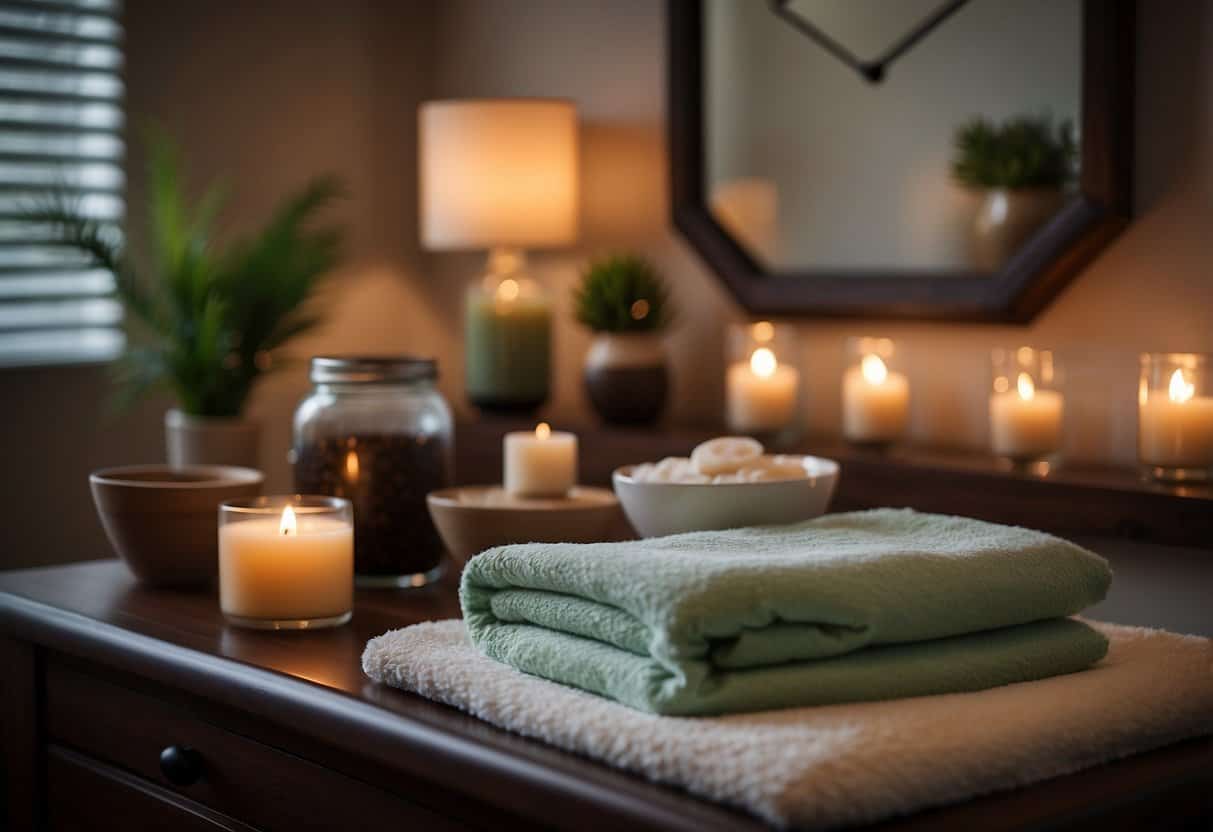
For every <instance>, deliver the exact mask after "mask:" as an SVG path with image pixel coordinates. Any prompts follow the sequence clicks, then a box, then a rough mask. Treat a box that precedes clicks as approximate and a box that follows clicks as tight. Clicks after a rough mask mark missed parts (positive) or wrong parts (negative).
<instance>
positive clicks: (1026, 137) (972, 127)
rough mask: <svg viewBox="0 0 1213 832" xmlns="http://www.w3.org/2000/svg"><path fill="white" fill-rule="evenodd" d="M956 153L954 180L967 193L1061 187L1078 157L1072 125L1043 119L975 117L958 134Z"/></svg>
mask: <svg viewBox="0 0 1213 832" xmlns="http://www.w3.org/2000/svg"><path fill="white" fill-rule="evenodd" d="M955 151H956V152H955V156H954V158H953V160H952V175H953V177H954V178H955V179H956V181H957V182H959V183H960V184H962V185H966V186H968V187H971V188H1060V187H1062V186H1063V185H1065V184H1066V183H1067V182H1069V181H1070V180H1071V179H1072V178H1073V176H1074V166H1075V161H1076V158H1077V148H1076V145H1075V142H1074V131H1073V128H1072V125H1071V124H1070V122H1069V121H1063V122H1061V123H1060V124H1057V125H1054V123H1053V120H1052V119H1051V118H1049V117H1047V116H1046V117H1036V118H1034V117H1028V116H1021V117H1018V118H1012V119H1009V120H1007V121H1004V122H1002V123H1000V124H996V123H994V122H992V121H990V120H988V119H985V118H982V117H978V118H974V119H972V120H971V121H968V122H966V123H964V124H962V125H961V126H960V127H959V128H958V129H957V130H956V138H955Z"/></svg>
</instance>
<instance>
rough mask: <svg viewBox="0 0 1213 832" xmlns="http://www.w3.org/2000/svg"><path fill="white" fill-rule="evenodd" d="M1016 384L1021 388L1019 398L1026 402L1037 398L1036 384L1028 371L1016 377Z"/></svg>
mask: <svg viewBox="0 0 1213 832" xmlns="http://www.w3.org/2000/svg"><path fill="white" fill-rule="evenodd" d="M1015 386H1016V387H1018V388H1019V398H1021V399H1023V400H1024V401H1025V402H1030V401H1032V399H1034V398H1036V385H1035V384H1033V383H1032V377H1031V376H1030V375H1028V374H1027V373H1020V374H1019V377H1018V378H1016V379H1015Z"/></svg>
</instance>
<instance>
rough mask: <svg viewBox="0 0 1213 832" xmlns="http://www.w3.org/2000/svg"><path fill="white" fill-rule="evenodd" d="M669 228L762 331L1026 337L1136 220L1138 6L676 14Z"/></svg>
mask: <svg viewBox="0 0 1213 832" xmlns="http://www.w3.org/2000/svg"><path fill="white" fill-rule="evenodd" d="M668 9H669V38H670V44H669V47H670V48H669V62H670V63H669V107H670V134H669V139H670V155H671V177H672V207H673V215H674V216H673V219H674V223H675V225H676V226H677V228H678V229H679V230H680V231H681V232H682V234H683V235H684V236H685V237H686V238H687V239H688V240H689V241H690V242H691V244H692V245H693V246H694V247H695V248H696V250H697V251H698V252H699V254H700V255H701V256H702V257H703V259H704V260H705V261H706V262H707V263H708V264H709V266H710V267H711V268H712V269H713V270H714V271H715V272H716V274H717V275H718V276H719V277H720V278H721V279H722V280H723V281H724V282H725V283H726V284H727V286H728V287H729V288H730V289H731V290H732V292H733V293H734V294H735V295H736V297H737V299H738V300H739V301H740V302H741V303H742V305H743V306H745V307H746V308H747V309H748V310H749V311H750V312H752V313H753V314H760V315H770V316H783V315H833V316H839V315H841V316H846V315H857V316H858V315H863V316H880V317H899V318H930V319H950V320H976V321H1020V322H1023V321H1027V320H1030V319H1031V318H1032V316H1033V315H1035V314H1036V313H1037V312H1038V311H1039V310H1040V309H1042V308H1043V307H1044V306H1045V305H1046V304H1047V303H1048V302H1049V301H1050V300H1051V299H1052V298H1053V296H1055V295H1056V294H1057V292H1059V291H1060V290H1061V289H1062V287H1063V286H1064V285H1065V283H1066V281H1067V280H1069V279H1070V278H1071V277H1072V276H1073V275H1074V274H1075V273H1076V272H1077V271H1078V270H1079V269H1081V268H1082V267H1083V266H1084V265H1085V264H1086V263H1087V262H1089V261H1090V260H1091V259H1092V258H1093V257H1094V256H1095V254H1096V253H1098V251H1099V250H1100V249H1101V248H1102V247H1103V246H1105V245H1106V244H1107V243H1108V242H1109V241H1110V240H1111V239H1112V238H1113V237H1114V236H1115V235H1116V234H1117V233H1118V232H1119V231H1120V230H1121V228H1123V226H1124V225H1125V223H1126V222H1127V219H1128V216H1129V210H1130V205H1131V193H1130V188H1131V163H1132V155H1131V154H1132V146H1131V140H1132V123H1131V119H1132V111H1133V101H1132V82H1133V78H1132V56H1133V32H1132V9H1133V4H1132V2H1131V0H1016V2H1014V3H1008V2H1005V0H898V2H896V3H890V2H888V0H670V2H669V6H668Z"/></svg>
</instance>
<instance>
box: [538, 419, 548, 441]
mask: <svg viewBox="0 0 1213 832" xmlns="http://www.w3.org/2000/svg"><path fill="white" fill-rule="evenodd" d="M551 435H552V426H551V425H549V424H548V423H547V422H540V423H539V424H537V425H535V438H536V439H540V440H542V439H547V438H549V437H551Z"/></svg>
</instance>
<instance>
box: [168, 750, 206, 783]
mask: <svg viewBox="0 0 1213 832" xmlns="http://www.w3.org/2000/svg"><path fill="white" fill-rule="evenodd" d="M160 772H161V773H162V774H163V775H164V777H165V779H166V780H168V781H169V782H170V783H172V784H173V785H176V786H190V785H193V784H194V783H197V782H198V779H199V778H200V777H202V755H201V754H199V753H198V752H197V751H195V750H194V749H192V748H188V747H186V746H184V745H170V746H169V747H168V748H166V749H164V750H163V751H161V752H160Z"/></svg>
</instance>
